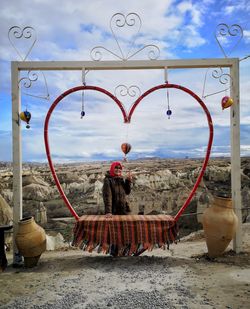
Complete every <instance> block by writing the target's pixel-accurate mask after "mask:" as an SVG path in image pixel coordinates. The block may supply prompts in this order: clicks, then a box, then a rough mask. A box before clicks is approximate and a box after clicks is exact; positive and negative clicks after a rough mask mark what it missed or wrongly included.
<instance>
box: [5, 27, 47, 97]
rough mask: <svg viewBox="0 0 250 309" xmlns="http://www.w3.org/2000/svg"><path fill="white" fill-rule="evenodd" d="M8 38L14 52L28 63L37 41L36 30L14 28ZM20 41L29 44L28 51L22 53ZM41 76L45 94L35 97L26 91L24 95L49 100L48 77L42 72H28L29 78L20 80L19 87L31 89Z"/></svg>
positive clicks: (10, 30) (31, 28)
mask: <svg viewBox="0 0 250 309" xmlns="http://www.w3.org/2000/svg"><path fill="white" fill-rule="evenodd" d="M8 38H9V41H10V44H11V45H12V47H13V48H14V50H15V51H16V53H17V55H18V56H19V57H20V59H21V60H22V61H26V60H27V58H28V56H29V55H30V53H31V51H32V49H33V47H34V45H35V43H36V41H37V36H36V31H35V29H34V28H33V27H31V26H26V27H24V28H21V27H19V26H13V27H11V28H10V29H9V31H8ZM19 41H21V42H25V43H27V46H28V47H27V49H26V51H24V52H22V50H21V49H20V47H18V46H19V44H18V42H19ZM40 75H41V79H42V81H43V83H44V89H45V91H44V94H43V95H35V94H32V93H27V92H25V91H24V92H22V93H23V94H24V95H28V96H31V97H34V98H40V99H45V100H49V90H48V84H47V80H46V77H45V75H44V73H43V72H42V71H39V72H38V73H36V72H34V71H28V74H27V77H22V78H20V80H19V81H18V85H19V87H20V86H21V87H24V88H26V89H28V88H31V87H32V86H33V83H34V82H36V81H38V79H39V76H40Z"/></svg>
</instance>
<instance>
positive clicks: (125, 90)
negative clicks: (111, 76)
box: [115, 85, 141, 109]
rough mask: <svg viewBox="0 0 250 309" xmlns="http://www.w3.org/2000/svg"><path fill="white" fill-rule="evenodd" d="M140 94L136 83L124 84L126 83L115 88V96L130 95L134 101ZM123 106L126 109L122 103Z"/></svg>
mask: <svg viewBox="0 0 250 309" xmlns="http://www.w3.org/2000/svg"><path fill="white" fill-rule="evenodd" d="M140 95H141V89H140V88H139V87H138V86H136V85H132V86H129V87H128V86H126V85H118V86H117V87H116V88H115V96H116V97H117V98H119V97H130V98H133V101H135V100H136V99H138V98H139V97H140ZM123 108H124V109H126V107H125V106H124V104H123Z"/></svg>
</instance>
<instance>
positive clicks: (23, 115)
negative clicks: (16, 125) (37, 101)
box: [20, 110, 31, 129]
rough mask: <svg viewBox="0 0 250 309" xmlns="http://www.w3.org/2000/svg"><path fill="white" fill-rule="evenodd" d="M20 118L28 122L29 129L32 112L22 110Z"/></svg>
mask: <svg viewBox="0 0 250 309" xmlns="http://www.w3.org/2000/svg"><path fill="white" fill-rule="evenodd" d="M20 119H21V120H22V121H24V122H26V124H27V125H26V128H27V129H29V128H30V125H29V121H30V119H31V113H30V112H28V111H27V110H26V111H24V112H21V113H20Z"/></svg>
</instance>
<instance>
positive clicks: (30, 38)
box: [8, 26, 37, 61]
mask: <svg viewBox="0 0 250 309" xmlns="http://www.w3.org/2000/svg"><path fill="white" fill-rule="evenodd" d="M8 38H9V41H10V44H11V45H12V47H13V48H14V49H15V51H16V53H17V54H18V56H19V57H20V58H21V60H22V61H25V60H26V59H27V58H28V56H29V54H30V53H31V51H32V49H33V47H34V45H35V43H36V40H37V38H36V31H35V29H34V28H33V27H30V26H27V27H24V28H23V29H22V28H20V27H18V26H13V27H11V28H10V29H9V32H8ZM18 40H23V41H24V40H25V41H26V42H28V48H27V50H26V53H25V54H24V55H23V53H22V51H21V50H20V49H19V48H18V45H17V42H18Z"/></svg>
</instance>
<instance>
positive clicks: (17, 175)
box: [11, 62, 22, 265]
mask: <svg viewBox="0 0 250 309" xmlns="http://www.w3.org/2000/svg"><path fill="white" fill-rule="evenodd" d="M11 80H12V89H11V94H12V144H13V145H12V149H13V265H15V264H19V262H20V256H19V254H18V250H17V247H16V244H15V236H16V233H17V228H18V221H19V220H20V219H21V218H22V147H21V146H22V145H21V124H20V119H19V114H20V108H21V102H20V101H21V100H20V91H19V87H18V81H19V70H18V66H17V63H16V62H12V63H11Z"/></svg>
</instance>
